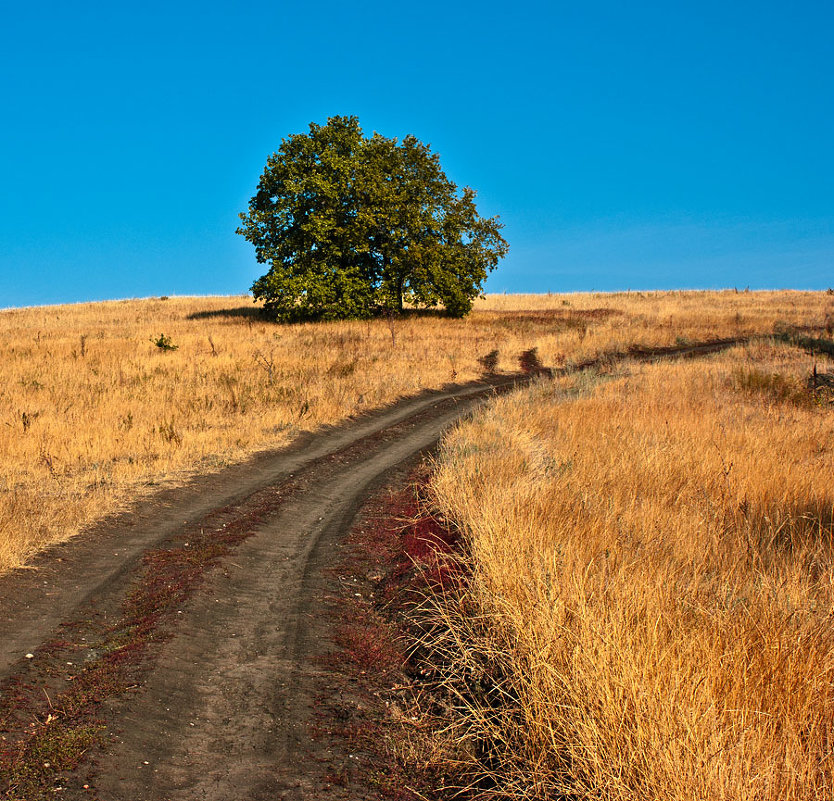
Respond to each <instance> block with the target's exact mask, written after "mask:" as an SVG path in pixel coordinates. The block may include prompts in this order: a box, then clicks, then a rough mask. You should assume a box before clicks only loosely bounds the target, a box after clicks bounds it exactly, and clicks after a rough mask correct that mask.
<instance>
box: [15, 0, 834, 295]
mask: <svg viewBox="0 0 834 801" xmlns="http://www.w3.org/2000/svg"><path fill="white" fill-rule="evenodd" d="M311 8H312V9H313V10H307V9H306V7H304V6H302V4H299V3H288V2H272V3H267V2H251V3H246V4H244V7H243V8H240V7H238V6H237V4H232V3H225V2H210V0H209V1H208V2H202V3H192V2H180V3H173V4H169V3H161V2H154V0H151V2H146V3H143V4H141V5H140V4H113V3H98V2H96V3H90V2H83V0H82V2H79V3H77V4H66V3H60V4H59V3H52V2H48V3H42V4H39V5H32V6H24V5H23V4H14V5H13V6H9V7H8V8H6V9H5V10H4V23H3V26H2V27H1V28H0V67H2V75H3V78H2V82H3V93H2V100H3V117H4V124H3V125H2V126H0V170H2V172H1V173H0V174H2V179H3V191H2V193H0V307H2V306H11V305H28V304H40V303H56V302H64V301H80V300H88V299H104V298H117V297H142V296H147V295H160V294H168V295H171V294H214V293H222V294H226V293H239V292H244V291H246V290H247V289H248V288H249V286H250V285H251V283H252V281H253V280H254V279H255V278H256V277H258V276H259V275H260V274H262V273H263V272H264V271H265V268H264V267H262V266H261V265H258V264H257V263H256V262H255V259H254V254H253V251H252V248H251V246H250V245H249V244H248V243H247V242H245V241H244V240H243V239H242V238H241V237H238V236H236V235H235V234H234V229H235V227H236V225H237V213H238V212H240V211H243V210H244V209H245V207H246V204H247V202H248V199H249V197H250V196H251V194H252V193H253V191H254V189H255V185H256V183H257V180H258V177H259V176H260V173H261V171H262V169H263V166H264V164H265V162H266V158H267V156H268V155H269V153H271V152H272V151H274V150H275V149H277V147H278V145H279V144H280V141H281V139H282V138H283V137H285V136H287V135H288V134H291V133H296V132H300V131H304V130H306V128H307V125H308V124H309V122H311V121H316V122H324V121H326V119H327V117H328V116H331V115H334V114H356V115H358V117H359V120H360V122H361V124H362V126H363V128H364V129H365V130H366V132H367V133H370V132H372V131H374V130H377V131H379V132H381V133H383V134H385V135H387V136H402V135H405V134H408V133H412V134H414V135H416V136H417V137H419V138H420V139H422V140H423V141H425V142H430V143H431V144H432V147H433V149H434V150H435V151H436V152H438V153H439V154H440V156H441V163H442V164H443V166H444V168H445V169H446V171H447V173H448V174H449V176H450V177H451V178H452V179H453V180H455V181H456V182H458V183H459V184H460V185H470V186H472V187H474V188H475V189H476V190H477V191H478V197H479V200H478V205H479V209H480V210H481V212H482V213H483V214H488V215H492V214H500V215H501V218H502V220H503V221H504V223H505V225H506V228H505V231H504V234H505V236H506V238H507V239H508V241H509V243H510V255H509V256H508V257H507V258H506V259H505V260H504V261H503V262H502V264H501V265H500V266H499V267H498V269H497V270H496V271H495V272H494V273H493V274H492V275H491V276H490V279H489V281H488V283H487V289H488V290H490V291H509V292H517V291H548V290H550V291H576V290H583V289H596V290H614V289H627V288H631V289H651V288H660V289H668V288H699V287H704V288H707V287H733V286H736V287H739V288H741V287H747V286H749V287H750V288H753V289H755V288H770V287H794V288H810V289H824V288H826V287H828V286H831V285H834V275H833V274H832V268H834V148H832V142H834V48H832V47H831V32H832V30H834V6H832V5H831V4H830V3H823V2H816V3H814V2H800V3H798V4H794V5H790V6H788V5H787V4H782V3H779V4H777V3H773V2H767V0H763V2H758V3H752V2H749V3H748V2H743V1H742V2H734V3H731V4H727V3H726V2H721V3H719V2H712V0H706V2H697V3H696V2H691V3H690V2H684V3H675V4H668V3H659V2H658V3H638V4H636V5H628V4H622V3H615V2H587V3H574V2H571V3H561V2H554V3H538V2H521V3H515V4H507V3H492V2H489V1H488V0H482V1H481V2H458V3H455V2H452V3H450V2H443V3H440V2H425V3H422V4H419V5H418V4H391V3H381V2H366V3H356V4H346V3H342V2H329V1H328V0H325V2H320V3H317V4H315V6H313V7H311Z"/></svg>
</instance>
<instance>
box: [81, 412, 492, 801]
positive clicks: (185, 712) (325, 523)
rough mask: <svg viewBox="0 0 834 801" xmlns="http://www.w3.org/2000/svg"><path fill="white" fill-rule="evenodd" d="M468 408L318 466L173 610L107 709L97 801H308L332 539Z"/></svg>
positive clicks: (433, 418) (439, 415) (436, 416)
mask: <svg viewBox="0 0 834 801" xmlns="http://www.w3.org/2000/svg"><path fill="white" fill-rule="evenodd" d="M474 403H475V401H473V400H467V401H462V402H460V403H458V404H455V405H452V406H451V408H446V409H445V410H441V411H440V412H439V413H438V412H437V411H435V412H434V413H433V414H432V415H431V416H430V417H429V418H427V419H425V420H423V421H419V422H411V423H409V424H408V425H407V426H405V430H404V431H397V432H393V431H392V432H389V433H388V436H387V437H385V438H384V439H382V440H381V441H380V442H379V443H377V445H376V447H373V448H371V449H370V450H369V451H368V452H366V453H363V454H361V455H360V456H359V457H358V458H356V459H348V460H345V461H344V462H343V463H332V464H330V465H329V466H328V467H327V468H326V469H322V470H320V471H318V472H317V474H316V475H315V476H311V477H310V478H309V484H308V486H306V487H304V488H303V490H302V491H299V492H297V493H295V494H294V495H293V496H292V497H291V498H290V499H289V500H288V501H287V502H286V503H285V504H284V505H283V506H282V508H281V509H280V511H279V512H278V513H277V514H276V515H275V516H274V517H273V518H272V519H270V520H269V521H268V522H266V523H264V524H263V525H261V526H260V527H259V529H258V531H257V532H256V533H255V535H254V536H253V537H251V538H250V539H249V540H247V541H246V542H244V543H243V544H242V545H240V546H239V547H238V548H237V549H236V550H235V551H234V552H233V554H232V555H231V556H229V557H228V558H227V559H225V560H224V564H223V566H222V569H221V570H219V571H215V572H214V574H213V575H212V577H211V578H210V579H209V581H208V582H207V584H206V585H205V586H204V587H203V589H202V590H201V592H200V593H199V595H198V596H196V597H195V598H193V599H192V601H191V603H189V605H188V608H187V609H185V610H183V612H184V615H185V619H184V620H183V621H182V623H181V626H180V633H179V634H178V635H177V636H176V637H175V638H174V639H172V640H171V641H170V642H168V643H167V644H166V645H165V646H164V647H163V649H162V652H161V653H160V655H159V657H158V661H157V663H156V667H155V669H154V671H153V673H152V674H151V675H150V676H149V677H148V680H147V682H146V684H145V686H144V687H143V688H142V689H141V691H140V692H138V693H135V694H133V695H132V696H130V697H126V698H123V699H121V700H119V701H117V702H116V703H115V704H114V705H113V709H112V711H111V715H112V718H113V720H114V721H115V722H116V725H117V726H118V728H119V730H120V734H119V735H118V738H117V739H116V740H114V741H112V742H111V747H110V748H109V752H108V754H107V755H106V756H105V757H104V758H103V759H102V760H101V762H100V776H99V780H98V781H97V782H96V784H97V789H98V790H99V792H100V793H101V796H102V797H103V798H107V799H112V800H113V801H119V800H120V799H133V800H135V801H143V799H169V798H170V799H198V798H199V799H228V798H237V799H267V798H269V799H273V798H276V797H278V798H286V799H296V798H298V799H301V798H310V797H312V796H310V795H309V794H308V791H309V789H310V788H309V785H308V779H307V774H308V773H309V766H305V765H304V764H300V760H299V757H298V755H299V754H300V753H301V752H302V751H305V752H306V747H305V745H306V741H307V740H308V739H309V734H308V724H309V721H310V716H311V714H312V713H313V709H312V704H313V692H312V690H311V687H313V686H314V684H315V678H316V672H317V671H318V670H320V668H319V667H317V665H316V661H315V657H316V655H317V654H320V653H323V652H324V651H325V650H327V647H328V646H327V644H326V643H321V642H319V641H318V640H317V637H316V636H315V635H316V633H320V632H319V631H318V628H317V626H316V620H317V618H318V614H317V611H318V608H319V607H320V605H321V602H322V600H323V599H321V597H320V593H321V591H322V587H323V586H325V585H323V584H322V582H321V580H320V577H321V576H322V574H323V573H324V572H325V571H326V570H327V569H328V567H329V565H330V564H331V563H332V558H331V557H332V551H333V544H334V542H335V541H337V540H338V539H339V537H340V536H341V535H342V533H343V532H344V531H345V530H346V529H347V528H348V527H349V525H350V522H351V520H352V518H353V516H354V514H355V512H356V510H357V508H358V507H359V505H360V504H361V502H362V500H363V499H364V498H365V497H366V496H367V495H368V493H369V492H371V491H372V490H373V489H374V487H375V486H376V485H378V484H379V483H380V482H381V481H383V480H384V479H385V477H386V475H387V474H388V473H389V472H390V471H392V470H395V469H396V468H397V467H398V466H399V465H401V464H403V463H405V462H408V461H409V460H411V459H413V458H414V457H415V454H418V453H420V452H421V451H425V450H426V449H428V448H431V447H432V446H433V445H434V444H435V443H436V441H437V439H438V438H439V436H440V434H441V432H442V431H443V430H444V429H445V428H446V427H447V426H449V425H450V424H451V423H453V422H454V421H455V420H457V419H459V418H460V417H461V415H462V414H465V413H466V412H467V411H469V409H470V408H471V407H472V406H473V405H474ZM316 588H318V593H317V592H316V591H315V590H316ZM146 763H147V764H146Z"/></svg>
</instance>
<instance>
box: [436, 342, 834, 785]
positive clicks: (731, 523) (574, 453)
mask: <svg viewBox="0 0 834 801" xmlns="http://www.w3.org/2000/svg"><path fill="white" fill-rule="evenodd" d="M815 362H817V363H818V370H831V369H832V367H834V365H832V364H831V363H830V362H828V361H827V360H826V359H825V358H824V357H822V359H820V357H811V356H809V355H808V354H806V353H804V352H802V351H799V350H797V349H795V348H791V347H788V346H786V345H783V344H774V343H768V342H761V343H756V344H755V345H751V346H748V347H746V348H737V349H735V350H734V351H733V352H731V353H729V354H725V355H722V356H714V357H710V358H708V359H706V360H699V361H690V362H679V363H676V364H668V363H662V364H654V365H648V366H640V365H636V364H632V365H628V366H624V367H621V368H617V369H615V370H613V371H610V372H609V373H607V374H599V373H588V374H583V375H575V376H572V377H569V378H565V379H562V380H559V381H550V380H542V381H540V382H539V383H537V384H536V385H535V386H533V387H532V388H530V389H529V390H525V391H521V392H518V393H514V394H513V395H512V396H509V397H504V398H501V399H497V400H495V401H494V402H492V403H491V405H490V407H489V408H488V409H486V410H484V411H482V412H480V413H479V414H477V416H476V417H475V419H474V420H473V421H471V422H467V423H465V424H463V425H461V426H460V427H459V428H458V429H457V430H456V431H454V432H453V433H452V434H451V435H450V436H448V437H447V439H446V441H445V443H444V445H443V449H442V453H441V457H440V462H439V469H438V471H437V473H436V475H435V478H434V483H433V489H434V492H435V494H436V498H437V501H438V503H439V504H440V507H441V509H442V511H443V512H444V513H445V514H446V515H448V516H449V517H450V518H451V519H453V520H454V521H455V522H456V523H457V524H458V525H460V526H461V527H462V529H463V530H464V532H465V536H466V542H467V547H468V554H469V557H470V558H471V567H472V569H473V577H472V582H471V584H470V585H469V587H468V588H467V590H466V593H465V596H464V597H463V598H462V599H456V600H455V602H454V604H451V605H449V606H446V607H445V608H443V609H442V610H441V611H442V614H443V615H444V616H445V618H446V624H447V625H448V626H450V627H451V628H450V629H449V630H448V631H450V632H451V633H449V634H447V635H445V636H444V637H443V638H441V640H440V641H438V642H436V643H434V646H433V647H436V648H439V650H440V652H441V656H442V659H443V660H444V661H445V662H446V664H445V667H444V668H443V669H445V670H446V671H447V681H448V686H449V689H450V690H451V691H452V693H453V695H452V697H453V698H454V699H455V701H454V707H455V709H456V712H455V714H454V715H453V717H452V728H451V732H452V733H453V734H454V737H453V738H451V740H450V742H453V743H457V744H458V745H457V748H456V750H455V751H453V752H451V753H450V754H449V758H450V759H452V760H455V761H457V762H458V764H457V769H458V770H462V771H463V773H464V775H467V776H468V777H469V779H470V780H471V781H472V784H473V786H474V787H479V788H480V791H477V790H476V792H475V795H476V797H484V798H487V797H493V794H494V795H497V796H498V797H511V798H540V799H545V798H557V797H561V794H564V795H565V796H566V797H570V798H584V799H592V798H593V799H646V800H647V801H649V799H651V800H652V801H654V800H656V799H669V800H670V801H671V800H672V799H680V800H681V801H683V799H745V801H746V800H747V799H772V801H783V800H784V799H830V798H832V797H834V765H832V746H833V745H834V741H833V740H832V735H834V728H833V727H834V684H832V675H834V672H833V671H834V617H832V600H834V597H832V587H834V522H832V521H834V460H832V455H834V406H832V400H834V396H833V395H832V392H831V389H830V387H819V388H818V389H817V391H816V392H814V391H813V385H812V386H809V378H811V375H812V368H813V365H814V363H815ZM818 383H819V382H818ZM449 734H450V731H448V730H447V732H446V735H447V737H448V736H449ZM479 792H480V795H479Z"/></svg>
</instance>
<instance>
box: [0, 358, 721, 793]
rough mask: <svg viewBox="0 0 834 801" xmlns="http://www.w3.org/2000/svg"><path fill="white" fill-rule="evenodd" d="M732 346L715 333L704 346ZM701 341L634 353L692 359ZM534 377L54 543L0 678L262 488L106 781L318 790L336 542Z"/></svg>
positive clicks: (6, 583)
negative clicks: (470, 416)
mask: <svg viewBox="0 0 834 801" xmlns="http://www.w3.org/2000/svg"><path fill="white" fill-rule="evenodd" d="M730 344H735V343H734V342H722V343H720V345H718V346H717V347H716V346H715V345H709V344H706V345H704V346H702V348H703V350H702V352H705V353H707V352H712V351H713V350H716V349H718V347H727V346H728V345H730ZM697 348H698V346H694V347H693V346H686V347H681V348H677V349H666V350H665V351H664V352H663V353H659V352H654V351H653V352H651V353H647V354H643V353H637V354H631V355H632V356H633V357H635V358H638V359H647V358H657V357H659V356H663V355H693V354H694V353H697V352H698V349H697ZM581 366H582V367H585V366H588V365H581ZM540 372H548V373H549V372H551V371H549V370H547V369H546V368H542V369H541V370H540ZM553 372H562V371H553ZM527 380H528V377H527V376H501V377H498V376H496V377H490V378H485V379H484V380H483V381H481V382H475V383H472V384H468V385H465V386H455V387H450V388H447V389H446V390H443V391H437V392H427V393H424V394H422V395H420V396H418V397H415V398H410V399H406V400H404V401H401V402H400V403H398V404H396V405H394V406H392V407H389V408H386V409H383V410H380V411H378V412H375V413H372V414H370V415H367V416H365V417H363V418H361V419H359V420H357V421H353V422H351V423H349V424H346V425H344V426H340V427H336V428H332V429H329V430H326V431H323V432H319V433H316V434H312V435H306V436H304V437H303V438H302V439H300V440H299V441H297V442H296V443H294V444H293V445H292V446H291V447H290V448H287V449H283V450H281V451H276V452H271V453H265V454H261V455H259V456H257V457H255V458H254V459H252V460H250V461H249V462H247V463H245V464H243V465H237V466H234V467H231V468H228V469H226V470H224V471H223V472H221V473H218V474H214V475H209V476H200V477H197V478H195V479H194V480H193V481H192V482H191V483H190V484H189V485H188V486H186V487H182V488H178V489H172V490H166V491H163V492H161V493H159V494H158V495H156V496H154V497H153V498H151V499H148V500H145V501H142V502H141V503H139V504H138V505H137V508H136V509H134V510H132V511H131V512H130V513H129V514H124V515H120V516H118V517H115V518H113V519H110V520H107V521H104V522H103V523H101V524H100V525H98V526H97V527H96V528H95V529H94V530H93V531H91V532H89V533H88V534H87V535H85V536H84V537H81V538H78V539H76V540H74V541H72V542H70V543H67V544H65V545H62V546H56V547H55V548H53V549H51V550H50V551H48V552H47V553H45V554H44V555H42V556H41V557H39V558H38V559H37V560H36V561H35V565H34V567H35V568H36V569H35V570H31V571H19V572H18V573H16V574H14V575H12V576H7V577H5V578H4V579H3V580H2V581H0V680H3V679H5V678H8V677H9V676H11V675H14V674H16V673H18V672H20V670H21V669H25V667H26V662H25V654H26V653H28V652H34V651H36V649H37V648H38V646H40V645H41V644H42V643H44V642H47V641H48V640H49V639H50V638H51V637H54V636H55V634H56V632H57V631H58V629H59V626H60V624H61V623H62V622H64V621H68V620H73V619H77V618H78V616H79V615H82V616H83V615H91V614H96V615H102V614H103V615H105V616H106V615H107V614H108V613H109V614H111V615H113V616H117V615H118V613H119V612H118V610H119V608H120V605H121V604H122V602H123V600H124V598H125V595H126V593H127V592H128V591H129V589H130V586H131V583H132V582H135V580H136V578H137V576H138V575H139V574H140V571H141V565H142V556H143V554H144V553H145V552H146V551H147V550H148V549H150V548H155V547H159V546H160V545H164V544H165V543H166V542H168V541H174V540H176V538H178V537H179V538H180V539H182V537H183V536H187V532H188V531H190V530H191V531H193V530H196V529H198V528H200V527H201V523H202V521H204V520H205V521H210V522H207V525H214V526H216V525H218V523H217V520H218V514H220V515H221V517H222V518H223V519H224V520H225V521H226V523H228V524H232V523H235V524H237V525H240V524H247V523H248V520H249V519H248V518H247V515H250V514H251V505H252V504H251V501H252V499H253V498H256V497H260V498H265V499H266V500H267V501H269V499H270V498H272V501H271V502H268V503H266V505H264V504H263V503H262V504H261V507H260V509H261V511H263V509H264V508H268V509H269V514H268V515H267V516H266V517H264V516H263V514H259V515H257V516H255V515H252V516H251V536H250V537H248V539H246V540H244V541H243V542H242V543H241V544H239V545H237V546H236V547H235V548H234V550H233V551H232V552H231V554H230V555H227V556H225V557H224V558H223V559H222V560H221V562H220V565H219V566H217V567H214V568H213V569H212V570H210V571H209V573H208V575H207V577H206V580H205V581H204V583H203V584H202V585H201V586H200V588H199V590H198V591H197V592H196V593H195V594H194V595H193V596H192V597H191V598H190V599H189V601H188V602H187V603H186V604H185V605H184V607H183V609H182V610H181V612H182V614H181V615H180V616H179V617H178V619H177V626H176V628H175V632H174V636H172V637H171V638H170V639H169V640H168V641H167V642H165V643H164V644H163V645H161V646H160V647H159V649H158V652H157V653H156V654H155V660H154V663H153V667H152V670H151V671H150V672H148V673H147V675H146V676H145V680H144V681H143V682H142V685H141V686H140V687H139V688H138V689H137V691H135V692H133V693H131V694H130V695H129V697H123V698H121V699H115V700H114V701H113V702H112V703H111V704H109V706H108V709H107V710H106V712H107V717H108V720H109V722H110V724H111V725H110V726H109V729H110V735H109V739H108V741H107V746H106V749H105V753H104V754H103V755H102V756H101V757H100V758H99V760H98V762H99V764H98V776H97V781H96V790H97V791H98V793H99V796H98V797H99V798H101V799H107V800H108V801H120V800H121V799H125V800H127V799H130V800H131V801H143V800H144V799H147V800H148V801H150V799H154V801H161V800H162V799H172V801H173V800H174V799H224V800H225V799H276V798H284V799H302V798H311V797H314V796H313V795H311V794H310V793H311V792H312V788H311V787H309V786H308V785H307V784H306V783H305V778H304V773H305V771H304V766H303V765H299V764H298V762H299V758H300V757H299V754H300V753H301V752H300V751H299V747H300V744H301V743H302V742H303V741H304V740H305V738H308V736H309V735H308V729H307V726H308V721H309V717H310V714H311V697H310V693H309V692H308V691H307V690H309V682H310V675H311V673H314V672H315V671H316V670H318V668H316V667H315V662H314V660H311V656H315V654H316V653H318V652H320V645H319V643H318V642H317V637H318V636H319V635H320V634H321V631H320V626H319V624H318V623H317V620H316V614H315V604H316V598H317V595H318V594H320V593H322V592H326V580H327V579H325V578H324V576H325V574H326V571H327V568H328V566H329V565H332V562H333V560H332V558H331V553H332V550H333V546H334V544H335V543H336V542H337V541H338V539H339V538H340V536H341V535H342V533H343V532H344V531H345V530H346V529H347V528H348V526H349V524H350V522H351V520H352V519H353V517H354V515H355V513H356V511H357V509H358V508H359V506H360V504H361V503H362V501H363V500H364V499H365V498H366V497H367V496H368V494H369V493H371V492H372V491H373V489H374V488H375V487H377V486H379V485H381V484H382V483H383V482H384V481H385V479H386V477H387V476H390V475H391V474H392V472H393V471H396V470H397V469H398V468H400V467H401V466H403V465H406V464H408V463H410V462H411V461H412V460H414V458H415V457H416V456H417V455H418V454H420V453H421V452H424V451H426V450H427V449H429V448H431V447H432V446H433V445H434V444H435V443H436V442H437V441H438V439H439V437H440V436H441V434H442V432H443V431H444V429H445V428H447V427H448V426H449V425H451V424H452V423H454V422H455V421H456V420H458V419H460V418H461V417H462V416H463V415H465V414H466V413H468V412H470V411H471V410H472V409H473V408H474V407H475V406H476V405H477V404H479V403H480V402H482V401H483V400H484V399H485V398H486V397H489V396H490V395H491V394H493V393H494V392H496V391H503V390H507V389H510V388H512V387H513V386H515V385H517V384H519V383H522V382H526V381H527ZM247 503H248V504H249V506H247ZM226 523H223V524H222V525H225V524H226ZM329 580H332V578H331V579H329ZM0 789H2V788H0ZM68 789H69V788H68ZM62 797H64V798H72V797H75V796H74V795H73V794H72V793H71V792H68V793H65V794H64V795H63V796H62ZM78 797H83V796H82V795H79V796H78ZM357 797H361V796H357Z"/></svg>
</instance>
